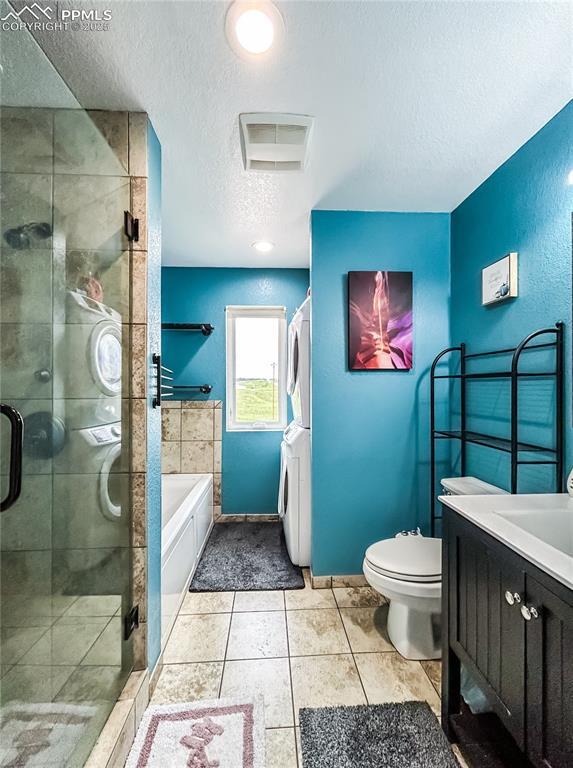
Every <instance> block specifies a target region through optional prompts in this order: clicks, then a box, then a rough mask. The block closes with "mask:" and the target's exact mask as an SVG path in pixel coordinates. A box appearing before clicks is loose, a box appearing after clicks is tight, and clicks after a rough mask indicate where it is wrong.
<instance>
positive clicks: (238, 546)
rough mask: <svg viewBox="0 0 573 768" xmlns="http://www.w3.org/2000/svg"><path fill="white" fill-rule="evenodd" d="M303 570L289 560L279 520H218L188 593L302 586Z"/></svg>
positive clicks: (296, 587) (298, 587)
mask: <svg viewBox="0 0 573 768" xmlns="http://www.w3.org/2000/svg"><path fill="white" fill-rule="evenodd" d="M303 587H304V578H303V575H302V570H301V569H300V568H299V567H298V566H296V565H293V564H292V563H291V561H290V559H289V556H288V552H287V548H286V544H285V540H284V533H283V527H282V525H281V524H280V523H218V524H217V525H215V526H214V527H213V530H212V532H211V535H210V537H209V541H208V542H207V546H206V547H205V551H204V552H203V556H202V558H201V561H200V562H199V565H198V566H197V570H196V572H195V576H194V577H193V581H192V582H191V586H190V587H189V591H190V592H236V591H243V590H245V591H248V590H256V589H264V590H267V589H302V588H303Z"/></svg>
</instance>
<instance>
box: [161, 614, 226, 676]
mask: <svg viewBox="0 0 573 768" xmlns="http://www.w3.org/2000/svg"><path fill="white" fill-rule="evenodd" d="M230 622H231V614H230V613H213V614H210V615H209V614H204V615H186V616H178V617H177V619H176V620H175V624H174V625H173V631H172V632H171V637H170V638H169V640H168V641H167V646H166V647H165V653H164V655H163V662H164V664H177V663H181V662H191V661H223V660H224V658H225V648H226V647H227V636H228V634H229V624H230Z"/></svg>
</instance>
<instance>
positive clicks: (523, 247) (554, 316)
mask: <svg viewBox="0 0 573 768" xmlns="http://www.w3.org/2000/svg"><path fill="white" fill-rule="evenodd" d="M572 170H573V102H570V103H569V104H568V105H567V106H566V107H565V108H564V109H563V110H562V111H561V112H560V113H559V114H558V115H556V116H555V117H554V118H553V119H552V120H551V121H550V122H549V123H548V124H547V125H546V126H545V127H544V128H542V129H541V130H540V131H539V132H538V133H537V134H535V136H533V138H531V139H530V140H529V141H528V142H527V143H526V144H525V145H524V146H523V147H521V149H519V150H518V151H517V152H516V153H515V154H514V155H513V156H512V157H510V158H509V160H507V161H506V162H505V163H504V164H503V165H502V166H501V167H500V168H498V169H497V170H496V171H495V172H494V173H493V174H492V175H491V176H490V177H489V178H488V179H487V180H486V181H485V182H484V183H483V184H482V185H481V186H480V187H478V189H476V190H475V192H473V194H471V195H470V196H469V197H468V198H467V199H466V200H465V201H464V202H463V203H462V204H461V205H460V206H459V207H458V208H456V210H455V211H454V212H453V214H452V223H451V229H452V247H451V258H452V308H451V331H452V341H453V342H454V343H456V344H457V343H458V342H460V341H466V342H467V343H468V345H469V346H470V347H471V349H472V350H473V351H482V350H487V349H496V348H500V347H501V348H503V347H511V346H514V345H515V344H516V343H517V342H518V341H519V340H520V339H521V338H522V337H523V336H525V335H526V334H528V333H529V332H531V331H534V330H536V329H537V328H541V327H545V326H550V325H553V324H554V323H555V322H556V321H557V320H563V321H564V322H565V323H566V349H565V363H566V386H565V399H566V406H567V408H566V444H567V457H568V458H567V462H566V464H567V467H568V468H570V467H571V465H572V464H573V431H572V428H571V426H572V414H571V397H572V384H571V261H572V257H571V212H572V210H573V186H572V185H570V184H568V178H567V177H568V174H569V173H570V172H571V171H572ZM509 251H517V252H518V253H519V297H518V298H517V299H512V300H508V301H505V302H502V303H500V304H497V305H494V306H489V307H482V306H481V282H480V281H481V270H482V268H483V267H484V266H487V265H488V264H491V263H492V262H493V261H496V260H497V259H499V258H501V257H502V256H504V255H505V254H506V253H508V252H509ZM549 362H550V360H549V359H548V358H547V355H546V354H544V355H543V356H542V355H541V354H540V353H529V355H528V356H527V358H526V365H533V366H534V367H535V368H537V369H538V370H539V369H540V368H541V367H542V366H543V365H548V364H549ZM493 364H494V365H495V366H497V367H500V366H502V365H503V366H504V367H507V365H508V364H509V360H508V358H497V359H496V360H495V361H494V362H493ZM480 370H484V368H481V369H480ZM509 392H510V389H509V382H508V381H488V382H479V383H478V382H473V383H472V384H471V386H470V387H469V391H468V414H469V422H468V428H470V429H471V428H474V429H476V430H479V431H484V432H490V433H493V434H496V435H502V436H507V435H509V422H508V413H509ZM520 394H521V397H522V403H523V408H522V410H521V412H520V423H521V424H522V431H521V433H520V437H521V439H524V440H528V439H531V440H536V441H537V442H540V443H541V444H544V445H550V444H552V442H553V438H554V435H553V429H552V427H550V426H549V425H550V423H551V420H552V418H553V412H552V408H553V402H554V388H553V385H552V383H551V381H549V380H544V381H527V382H523V383H522V385H521V387H520ZM508 458H509V457H508V455H507V454H502V453H498V452H494V451H491V450H488V449H486V448H480V447H479V446H471V447H470V448H469V449H468V465H467V472H468V473H469V474H475V475H477V476H479V477H481V478H482V479H484V480H487V481H489V482H492V483H495V484H497V485H501V486H502V487H505V488H508V487H509V486H508V483H509V460H508ZM553 483H554V475H553V471H552V470H547V469H546V468H544V469H541V468H537V469H528V468H524V469H522V470H521V471H520V484H519V491H521V492H543V491H549V490H553V487H554V485H553Z"/></svg>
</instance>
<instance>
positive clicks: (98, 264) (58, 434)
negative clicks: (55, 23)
mask: <svg viewBox="0 0 573 768" xmlns="http://www.w3.org/2000/svg"><path fill="white" fill-rule="evenodd" d="M9 10H10V7H9V6H8V5H7V4H6V3H5V2H3V1H2V2H1V3H0V16H1V17H2V18H4V17H5V15H6V13H8V12H9ZM54 34H56V33H54ZM1 35H2V39H1V47H0V50H1V64H2V72H1V104H0V166H1V187H0V402H1V404H2V408H1V414H0V498H1V512H0V665H1V666H0V766H16V765H18V766H20V765H22V766H24V765H31V766H40V765H41V766H54V767H55V766H58V767H63V766H82V765H83V764H84V762H85V760H86V758H87V756H88V755H89V752H90V750H91V748H92V746H93V744H94V743H95V741H96V740H97V737H98V735H99V733H100V731H101V729H102V727H103V724H104V723H105V720H106V718H107V716H108V714H109V712H110V711H111V708H112V707H113V705H114V703H115V701H116V700H117V697H118V695H119V693H120V691H121V689H122V687H123V685H124V683H125V681H126V679H127V676H128V674H129V672H130V670H131V668H132V657H133V650H132V639H131V638H129V637H128V632H127V631H126V629H125V626H124V617H125V616H126V614H127V613H128V611H129V609H130V606H131V562H130V560H131V550H130V468H129V434H130V430H129V407H128V406H129V375H128V374H129V366H128V360H129V355H128V350H129V294H130V290H129V286H130V253H129V248H128V242H127V240H126V237H125V235H124V232H123V229H124V211H127V210H129V208H130V200H129V196H130V191H129V190H130V185H129V176H128V171H127V161H126V157H125V156H124V153H123V150H122V149H121V147H124V146H126V143H125V142H124V141H121V140H120V139H121V138H122V131H127V116H126V114H125V113H105V112H100V113H98V112H94V113H88V112H87V111H85V110H84V109H82V108H81V106H80V105H79V103H78V102H77V101H76V100H75V98H74V97H73V95H72V94H71V92H70V91H69V89H68V88H67V87H66V85H65V83H64V82H63V81H62V79H61V78H60V76H59V75H58V73H57V72H56V70H55V69H54V68H53V66H52V65H51V63H50V62H49V60H48V59H47V58H46V56H45V55H44V53H43V51H42V50H41V48H40V47H39V46H38V45H37V43H36V41H35V40H34V39H33V38H32V36H31V35H30V34H29V33H28V32H27V31H25V30H20V31H13V30H11V29H10V28H2V31H1ZM124 116H125V119H124ZM126 137H127V134H126ZM126 137H125V138H126ZM126 141H127V138H126ZM126 638H127V639H126Z"/></svg>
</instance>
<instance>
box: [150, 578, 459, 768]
mask: <svg viewBox="0 0 573 768" xmlns="http://www.w3.org/2000/svg"><path fill="white" fill-rule="evenodd" d="M304 575H305V589H304V590H298V591H286V592H284V591H275V592H248V593H246V592H218V593H201V592H197V593H189V594H188V595H186V597H185V600H184V602H183V604H182V606H181V610H180V612H179V616H178V618H177V619H176V622H175V625H174V628H173V631H172V633H171V637H170V638H169V640H168V643H167V646H166V649H165V658H164V662H165V663H164V666H163V670H162V672H161V674H160V676H159V680H158V682H157V686H156V688H155V691H154V693H153V696H152V698H151V701H152V702H153V703H154V704H163V703H182V702H184V701H193V700H196V699H197V700H198V699H210V698H217V697H223V698H234V697H238V696H247V695H257V694H259V695H262V696H263V698H264V701H265V724H266V746H267V763H266V765H267V768H302V760H301V758H300V752H299V749H297V746H298V745H297V741H298V739H299V733H298V727H297V726H298V710H299V708H300V707H303V706H319V707H320V706H330V705H337V704H366V703H372V704H374V703H384V702H390V701H405V700H412V699H417V700H420V701H427V702H428V703H429V705H430V706H431V708H432V710H433V711H434V712H435V713H436V714H438V711H439V706H440V699H439V678H440V668H441V664H440V663H439V662H424V663H420V662H415V661H406V660H405V659H403V658H402V657H401V656H399V654H398V653H396V651H394V649H393V647H392V646H391V645H390V643H389V642H388V639H387V636H386V631H385V617H386V612H387V605H386V603H385V601H384V598H382V597H381V596H380V595H378V593H376V592H374V591H373V590H372V589H371V588H370V587H365V586H340V587H336V588H334V589H332V588H324V589H320V590H313V589H312V586H311V582H310V573H309V572H308V570H305V572H304ZM462 765H463V763H462Z"/></svg>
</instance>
